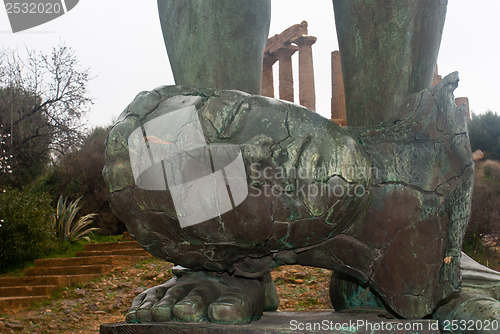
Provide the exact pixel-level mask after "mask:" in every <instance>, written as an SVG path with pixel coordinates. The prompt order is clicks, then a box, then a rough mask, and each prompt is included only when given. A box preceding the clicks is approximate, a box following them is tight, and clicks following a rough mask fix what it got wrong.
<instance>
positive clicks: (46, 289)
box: [0, 285, 58, 297]
mask: <svg viewBox="0 0 500 334" xmlns="http://www.w3.org/2000/svg"><path fill="white" fill-rule="evenodd" d="M57 288H58V286H57V285H23V286H10V287H0V297H23V296H45V297H50V296H51V295H52V293H53V292H54V291H56V290H57Z"/></svg>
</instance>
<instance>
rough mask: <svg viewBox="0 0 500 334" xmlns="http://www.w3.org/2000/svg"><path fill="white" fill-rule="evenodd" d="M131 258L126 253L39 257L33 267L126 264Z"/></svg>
mask: <svg viewBox="0 0 500 334" xmlns="http://www.w3.org/2000/svg"><path fill="white" fill-rule="evenodd" d="M131 262H132V260H131V259H130V257H129V256H126V255H108V256H85V257H84V256H81V257H68V258H59V259H41V260H35V268H39V267H65V266H85V265H95V264H115V265H127V264H130V263H131Z"/></svg>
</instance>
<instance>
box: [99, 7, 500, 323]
mask: <svg viewBox="0 0 500 334" xmlns="http://www.w3.org/2000/svg"><path fill="white" fill-rule="evenodd" d="M446 4H447V1H443V0H439V1H437V0H422V1H414V0H404V1H397V0H389V1H378V0H335V1H334V7H335V15H336V20H337V29H338V36H339V44H340V51H341V53H342V54H343V57H342V61H343V63H342V67H343V71H344V75H345V77H344V81H345V87H346V100H347V114H348V126H352V127H350V128H347V129H344V128H341V127H338V126H337V125H335V124H333V123H332V122H330V121H329V120H326V119H324V118H322V117H321V116H318V115H317V114H315V113H313V112H311V111H309V110H307V109H305V108H303V107H299V106H296V105H293V104H289V103H285V102H282V101H277V100H273V99H268V98H263V97H260V96H256V94H259V93H260V82H261V81H260V80H261V79H260V75H261V73H262V53H263V52H262V51H263V48H264V45H265V42H266V40H267V33H268V29H269V17H270V1H269V0H259V1H245V0H224V1H217V0H203V1H200V0H189V1H182V2H181V1H172V0H159V1H158V7H159V12H160V20H161V23H162V29H163V34H164V38H165V43H166V46H167V51H168V54H169V59H170V62H171V65H172V70H173V72H174V77H175V80H176V84H177V85H179V86H165V87H160V88H158V89H156V90H154V91H151V92H143V93H140V94H139V95H138V96H137V97H136V99H135V100H134V101H133V102H132V103H131V104H130V105H129V106H128V107H127V109H126V110H125V111H124V112H123V113H122V115H121V116H120V119H119V120H118V122H117V123H116V124H115V126H114V128H113V129H112V131H111V133H110V135H109V137H108V141H107V152H106V167H105V170H104V172H103V173H104V176H105V178H106V181H107V184H108V187H109V191H110V200H111V203H112V207H113V209H114V211H115V212H116V214H117V215H118V216H119V217H120V218H121V219H122V220H123V221H124V222H126V223H127V227H128V229H129V231H130V232H131V234H132V235H133V236H134V237H135V238H136V239H137V240H138V241H139V242H140V243H141V244H142V245H143V247H145V249H146V250H148V251H149V252H150V253H152V254H153V255H155V256H158V257H160V258H164V259H166V260H168V261H172V262H174V263H175V264H178V265H182V266H183V267H185V268H184V269H177V270H176V271H175V274H176V277H175V278H174V279H172V280H170V281H168V282H167V283H165V284H162V285H160V286H158V287H156V288H153V289H150V290H147V291H145V292H144V293H142V294H141V295H139V296H138V297H137V298H136V299H135V300H134V303H133V305H132V308H131V309H130V311H129V313H128V314H127V321H129V322H137V321H138V322H144V321H170V320H180V321H212V322H218V323H247V322H249V321H251V320H255V319H258V318H259V317H260V316H261V314H262V311H263V310H275V309H276V308H277V295H276V291H275V288H274V285H273V283H272V280H271V278H270V274H269V272H270V270H271V269H272V268H273V267H276V266H279V265H282V264H293V263H298V264H304V265H313V266H320V267H324V268H329V269H332V270H334V271H335V272H336V273H338V276H337V277H336V279H335V280H333V281H332V287H334V288H336V289H337V290H339V289H340V290H342V289H344V290H343V291H344V292H345V293H343V294H340V295H338V294H336V293H335V292H334V291H333V292H332V294H331V295H332V296H333V297H334V298H336V299H337V300H336V301H334V304H335V303H337V305H339V307H342V306H344V307H348V304H349V303H347V300H348V299H349V298H351V297H352V296H353V295H354V294H356V293H357V292H356V291H357V289H359V288H361V287H364V286H366V287H369V288H370V289H371V291H373V294H374V295H376V296H377V297H376V298H374V299H375V300H377V302H369V301H366V305H367V306H371V307H386V308H389V309H390V310H391V311H393V312H395V313H397V314H398V315H400V316H403V317H406V318H420V317H424V316H426V315H429V314H432V313H434V312H435V310H436V308H438V306H441V304H442V303H443V301H445V300H446V299H447V298H451V297H453V296H454V295H453V294H454V293H458V291H459V286H460V279H461V276H460V269H459V263H460V256H461V255H460V248H461V242H462V236H463V232H464V229H465V226H466V223H467V220H468V217H469V213H470V195H471V191H472V185H473V177H474V173H473V161H472V158H471V152H470V145H469V140H468V134H467V127H466V120H465V113H464V110H461V109H458V108H456V106H455V105H454V102H453V98H452V97H453V95H452V93H453V90H454V89H455V88H456V86H457V84H458V76H457V74H451V75H449V76H448V77H446V78H445V79H444V80H443V81H442V82H441V83H440V84H439V85H438V86H436V87H434V88H433V89H430V88H429V87H430V83H431V78H432V73H433V70H434V64H435V62H436V58H437V53H438V50H439V44H440V39H441V31H442V27H443V24H444V17H445V12H446ZM363 13H371V15H370V16H369V17H368V16H365V15H363ZM391 68H397V69H398V73H390V70H389V69H391ZM229 89H238V90H239V91H233V90H229ZM250 94H254V95H250ZM180 119H182V121H180ZM193 138H195V139H193ZM193 142H195V143H193ZM145 161H147V162H145ZM227 166H231V168H229V169H228V168H226V167H227ZM241 166H243V167H241ZM200 171H201V172H200ZM219 172H220V173H219ZM217 173H219V174H218V176H211V175H216V174H217ZM210 177H212V178H210ZM202 179H203V180H204V181H200V180H202ZM242 180H243V184H244V186H243V187H242V186H241V184H242V183H241V182H242ZM196 187H202V188H199V189H204V190H205V191H199V190H198V191H197V190H196V189H195V188H196ZM210 187H212V188H210ZM167 188H168V189H167ZM193 189H194V190H193ZM226 192H227V193H228V194H229V196H226V197H227V198H226V197H224V196H222V195H221V194H222V193H224V194H225V193H226ZM196 206H199V207H201V208H203V210H201V212H196V213H193V211H196V210H194V209H195V208H194V207H196ZM226 206H227V207H228V208H229V209H225V207H226ZM212 211H213V212H215V213H213V214H212V213H211V215H210V214H208V213H209V212H212ZM205 218H206V219H205ZM429 245H432V246H429ZM186 268H188V269H186ZM349 289H350V290H349ZM379 301H383V302H379ZM382 305H383V306H382ZM496 312H497V313H498V310H497V311H496ZM436 314H438V313H436ZM446 314H448V313H446Z"/></svg>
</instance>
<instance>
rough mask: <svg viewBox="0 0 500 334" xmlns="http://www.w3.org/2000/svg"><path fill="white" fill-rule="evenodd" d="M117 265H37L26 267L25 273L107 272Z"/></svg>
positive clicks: (42, 274)
mask: <svg viewBox="0 0 500 334" xmlns="http://www.w3.org/2000/svg"><path fill="white" fill-rule="evenodd" d="M117 267H118V266H115V265H108V264H95V265H86V266H64V267H42V268H37V267H35V268H27V269H25V270H24V273H25V275H26V276H44V275H50V276H52V275H85V274H105V273H108V272H111V271H112V270H113V269H114V268H117Z"/></svg>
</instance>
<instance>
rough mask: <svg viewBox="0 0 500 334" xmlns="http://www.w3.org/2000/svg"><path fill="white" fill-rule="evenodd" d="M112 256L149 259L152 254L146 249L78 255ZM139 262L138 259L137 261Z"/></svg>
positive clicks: (83, 252) (90, 252)
mask: <svg viewBox="0 0 500 334" xmlns="http://www.w3.org/2000/svg"><path fill="white" fill-rule="evenodd" d="M110 255H126V256H130V257H139V258H148V257H151V254H149V253H148V252H146V251H145V250H144V249H142V248H141V249H115V250H88V251H85V250H84V251H80V252H77V253H76V256H77V257H89V256H110ZM135 260H137V259H135ZM138 260H141V259H138Z"/></svg>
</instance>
